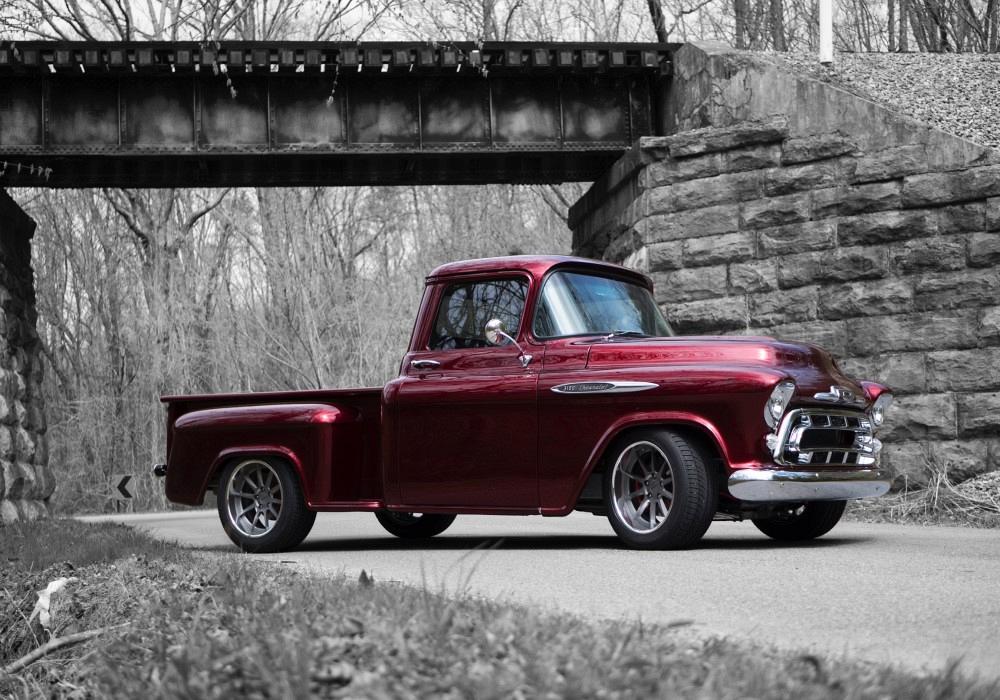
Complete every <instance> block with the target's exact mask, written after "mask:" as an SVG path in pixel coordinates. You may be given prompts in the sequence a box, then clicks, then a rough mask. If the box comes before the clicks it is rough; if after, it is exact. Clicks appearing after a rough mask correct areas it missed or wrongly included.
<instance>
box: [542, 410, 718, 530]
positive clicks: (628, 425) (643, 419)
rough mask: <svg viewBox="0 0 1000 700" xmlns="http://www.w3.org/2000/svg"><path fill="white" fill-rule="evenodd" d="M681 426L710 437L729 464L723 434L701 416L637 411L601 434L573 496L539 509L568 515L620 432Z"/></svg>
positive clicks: (675, 412)
mask: <svg viewBox="0 0 1000 700" xmlns="http://www.w3.org/2000/svg"><path fill="white" fill-rule="evenodd" d="M651 425H656V426H680V427H686V428H690V429H692V430H697V431H698V432H699V433H700V434H702V435H704V437H705V438H706V439H707V440H709V441H710V442H711V443H712V444H713V445H714V447H715V449H716V450H717V451H718V453H719V455H721V457H722V459H723V461H724V462H725V463H726V464H730V463H731V461H730V458H729V451H728V449H727V447H726V443H725V441H724V440H723V439H722V435H721V433H720V432H719V429H718V428H717V427H716V426H715V425H714V424H713V423H712V422H711V421H710V420H708V419H707V418H705V417H704V416H700V415H698V414H695V413H689V412H685V411H643V412H640V413H632V414H629V415H627V416H622V417H621V418H619V419H618V420H616V421H615V422H614V423H612V424H611V425H610V426H609V427H608V428H607V430H605V431H604V434H603V435H601V438H600V440H598V441H597V444H596V445H594V449H593V450H592V451H591V453H590V456H589V457H588V459H587V464H586V466H585V467H584V469H583V470H582V471H581V473H580V476H579V478H578V480H577V483H576V485H575V487H574V490H573V492H572V499H571V500H570V501H569V502H568V503H566V504H563V505H561V506H558V507H555V508H542V514H543V515H556V516H559V515H567V514H569V513H570V512H571V511H572V510H573V508H574V507H575V505H576V503H577V501H578V500H579V499H580V494H581V493H583V489H584V487H585V486H586V484H587V481H588V480H589V479H590V476H591V474H593V473H594V470H595V469H596V468H597V467H598V465H599V464H600V461H601V458H602V457H603V456H604V453H605V452H606V451H607V449H608V446H609V445H611V443H612V442H614V441H615V440H616V439H617V438H618V436H619V435H622V434H623V433H624V432H626V431H628V430H632V429H634V428H640V427H643V426H651Z"/></svg>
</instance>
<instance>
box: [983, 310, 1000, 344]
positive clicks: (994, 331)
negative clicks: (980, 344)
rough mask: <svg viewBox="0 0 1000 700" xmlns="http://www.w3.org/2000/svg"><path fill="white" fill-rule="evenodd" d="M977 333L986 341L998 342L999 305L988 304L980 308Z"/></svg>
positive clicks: (999, 329)
mask: <svg viewBox="0 0 1000 700" xmlns="http://www.w3.org/2000/svg"><path fill="white" fill-rule="evenodd" d="M979 334H980V336H981V337H982V339H983V340H985V341H986V342H988V343H998V342H1000V306H988V307H986V308H984V309H981V310H980V312H979Z"/></svg>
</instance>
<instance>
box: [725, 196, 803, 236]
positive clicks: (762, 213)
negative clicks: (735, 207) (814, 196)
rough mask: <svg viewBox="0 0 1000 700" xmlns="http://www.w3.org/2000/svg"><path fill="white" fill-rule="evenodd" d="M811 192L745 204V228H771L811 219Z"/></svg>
mask: <svg viewBox="0 0 1000 700" xmlns="http://www.w3.org/2000/svg"><path fill="white" fill-rule="evenodd" d="M811 207H812V201H811V197H810V195H809V193H807V192H804V193H799V194H793V195H787V196H784V197H769V198H766V199H755V200H752V201H749V202H745V203H744V204H743V208H742V213H743V228H770V227H772V226H782V225H784V224H793V223H796V222H799V221H806V220H808V219H809V216H810V212H811Z"/></svg>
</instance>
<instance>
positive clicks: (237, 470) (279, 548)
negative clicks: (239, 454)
mask: <svg viewBox="0 0 1000 700" xmlns="http://www.w3.org/2000/svg"><path fill="white" fill-rule="evenodd" d="M215 498H216V502H217V505H218V508H219V519H220V520H221V521H222V528H223V529H224V530H225V531H226V534H227V535H229V539H231V540H232V541H233V542H234V543H235V544H236V545H237V546H238V547H239V548H240V549H242V550H243V551H244V552H255V553H257V552H283V551H286V550H289V549H292V548H293V547H295V546H296V545H297V544H299V543H300V542H302V540H304V539H305V538H306V535H308V534H309V531H310V530H311V529H312V526H313V523H314V522H315V521H316V512H315V511H311V510H309V509H308V508H307V507H306V499H305V496H304V495H303V493H302V486H301V485H300V484H299V478H298V475H297V474H296V473H295V471H294V470H293V469H292V468H291V466H289V465H288V463H287V462H284V461H282V460H279V459H275V458H273V457H250V458H247V459H240V460H236V461H233V462H230V463H229V464H228V465H227V466H226V468H225V469H223V470H222V474H221V475H219V485H218V488H217V489H216V492H215Z"/></svg>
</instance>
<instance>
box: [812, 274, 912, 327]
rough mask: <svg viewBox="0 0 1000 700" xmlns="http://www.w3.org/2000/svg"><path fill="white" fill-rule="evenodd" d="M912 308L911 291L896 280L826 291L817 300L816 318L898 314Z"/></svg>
mask: <svg viewBox="0 0 1000 700" xmlns="http://www.w3.org/2000/svg"><path fill="white" fill-rule="evenodd" d="M912 308H913V289H912V288H911V287H910V285H909V284H907V283H906V282H905V281H904V280H900V279H889V280H879V281H876V282H850V283H848V284H841V285H837V286H833V287H826V288H825V289H824V290H823V294H821V295H820V299H819V316H820V318H829V319H841V318H854V317H856V316H882V315H886V314H898V313H904V312H906V311H910V310H912Z"/></svg>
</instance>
